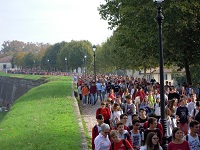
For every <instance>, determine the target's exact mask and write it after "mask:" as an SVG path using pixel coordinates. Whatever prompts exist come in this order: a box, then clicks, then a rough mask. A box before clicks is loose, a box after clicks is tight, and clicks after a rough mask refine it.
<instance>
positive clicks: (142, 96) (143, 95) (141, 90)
mask: <svg viewBox="0 0 200 150" xmlns="http://www.w3.org/2000/svg"><path fill="white" fill-rule="evenodd" d="M145 95H146V94H145V93H144V90H143V88H142V87H139V89H138V91H137V93H136V94H135V97H137V96H139V97H140V102H142V101H143V99H144V97H145Z"/></svg>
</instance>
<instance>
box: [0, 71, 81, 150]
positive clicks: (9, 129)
mask: <svg viewBox="0 0 200 150" xmlns="http://www.w3.org/2000/svg"><path fill="white" fill-rule="evenodd" d="M0 76H5V74H2V73H0ZM9 76H15V77H20V78H28V79H33V80H37V79H39V78H41V76H34V75H9ZM47 80H48V81H49V82H47V83H45V84H43V85H41V86H38V87H35V88H33V89H31V90H30V91H28V92H27V93H26V94H25V95H23V96H22V97H20V98H19V99H18V100H17V101H15V103H14V105H13V106H12V108H11V109H10V111H9V112H8V113H7V114H6V115H5V113H0V114H1V115H0V147H1V149H4V150H12V149H15V150H22V149H23V150H24V149H27V150H28V149H30V150H37V149H42V150H47V149H48V150H55V149H56V150H79V149H81V132H80V129H79V126H78V122H77V118H76V116H75V112H74V100H73V98H72V97H71V95H72V89H71V79H70V78H69V77H50V76H49V77H47ZM4 115H5V116H4Z"/></svg>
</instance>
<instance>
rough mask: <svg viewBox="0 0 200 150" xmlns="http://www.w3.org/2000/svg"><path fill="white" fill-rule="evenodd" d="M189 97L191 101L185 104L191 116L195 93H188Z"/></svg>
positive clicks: (194, 103)
mask: <svg viewBox="0 0 200 150" xmlns="http://www.w3.org/2000/svg"><path fill="white" fill-rule="evenodd" d="M190 99H191V102H190V103H189V104H187V108H188V111H189V114H190V116H191V113H192V110H194V108H195V105H196V94H190Z"/></svg>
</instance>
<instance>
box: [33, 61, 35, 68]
mask: <svg viewBox="0 0 200 150" xmlns="http://www.w3.org/2000/svg"><path fill="white" fill-rule="evenodd" d="M33 67H35V60H34V59H33Z"/></svg>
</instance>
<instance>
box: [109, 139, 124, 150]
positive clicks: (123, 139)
mask: <svg viewBox="0 0 200 150" xmlns="http://www.w3.org/2000/svg"><path fill="white" fill-rule="evenodd" d="M122 142H123V144H124V146H125V148H126V150H128V148H127V146H126V142H125V139H122ZM114 144H115V143H114V142H112V150H114Z"/></svg>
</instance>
